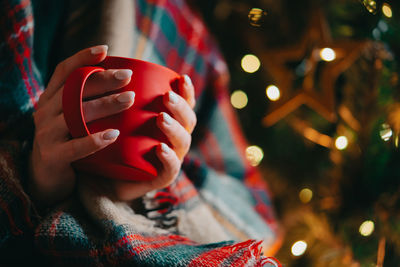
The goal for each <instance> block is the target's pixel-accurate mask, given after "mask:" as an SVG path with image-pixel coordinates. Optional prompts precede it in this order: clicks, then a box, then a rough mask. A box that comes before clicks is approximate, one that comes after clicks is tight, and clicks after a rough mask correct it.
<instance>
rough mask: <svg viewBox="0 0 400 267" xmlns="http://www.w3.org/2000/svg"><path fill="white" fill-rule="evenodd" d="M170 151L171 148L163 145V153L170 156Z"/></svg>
mask: <svg viewBox="0 0 400 267" xmlns="http://www.w3.org/2000/svg"><path fill="white" fill-rule="evenodd" d="M169 149H170V148H169V147H168V146H167V145H166V144H164V143H161V151H162V152H163V153H166V154H168V152H169Z"/></svg>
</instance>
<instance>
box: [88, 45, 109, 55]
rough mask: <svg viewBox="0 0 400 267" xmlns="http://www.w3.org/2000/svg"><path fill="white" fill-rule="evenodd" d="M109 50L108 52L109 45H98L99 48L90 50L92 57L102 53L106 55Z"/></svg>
mask: <svg viewBox="0 0 400 267" xmlns="http://www.w3.org/2000/svg"><path fill="white" fill-rule="evenodd" d="M107 50H108V46H107V45H98V46H95V47H92V48H90V53H92V55H98V54H101V53H106V52H107Z"/></svg>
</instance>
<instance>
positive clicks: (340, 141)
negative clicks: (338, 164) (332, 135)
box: [335, 136, 349, 150]
mask: <svg viewBox="0 0 400 267" xmlns="http://www.w3.org/2000/svg"><path fill="white" fill-rule="evenodd" d="M348 144H349V141H348V140H347V137H346V136H339V137H337V138H336V140H335V147H336V148H337V149H339V150H344V149H346V148H347V146H348Z"/></svg>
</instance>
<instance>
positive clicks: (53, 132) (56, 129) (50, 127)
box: [35, 114, 69, 145]
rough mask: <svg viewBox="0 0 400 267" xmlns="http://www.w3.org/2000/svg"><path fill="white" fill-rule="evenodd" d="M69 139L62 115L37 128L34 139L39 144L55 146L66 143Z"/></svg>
mask: <svg viewBox="0 0 400 267" xmlns="http://www.w3.org/2000/svg"><path fill="white" fill-rule="evenodd" d="M68 138H69V131H68V127H67V124H66V123H65V120H64V115H63V114H59V115H58V116H56V117H55V118H54V119H53V120H52V121H51V123H48V124H46V125H45V126H42V127H40V128H39V127H38V128H37V130H36V133H35V139H36V140H38V142H40V143H41V144H49V145H50V144H56V143H59V142H66V141H67V140H68Z"/></svg>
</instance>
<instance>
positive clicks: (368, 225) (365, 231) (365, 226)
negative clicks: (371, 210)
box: [358, 220, 375, 236]
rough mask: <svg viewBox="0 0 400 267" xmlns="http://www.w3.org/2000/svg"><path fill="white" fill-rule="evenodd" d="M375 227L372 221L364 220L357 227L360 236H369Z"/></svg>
mask: <svg viewBox="0 0 400 267" xmlns="http://www.w3.org/2000/svg"><path fill="white" fill-rule="evenodd" d="M374 229H375V224H374V222H373V221H369V220H368V221H365V222H363V223H362V224H361V225H360V228H359V229H358V230H359V231H360V234H361V235H362V236H370V235H371V234H372V233H373V232H374Z"/></svg>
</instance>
